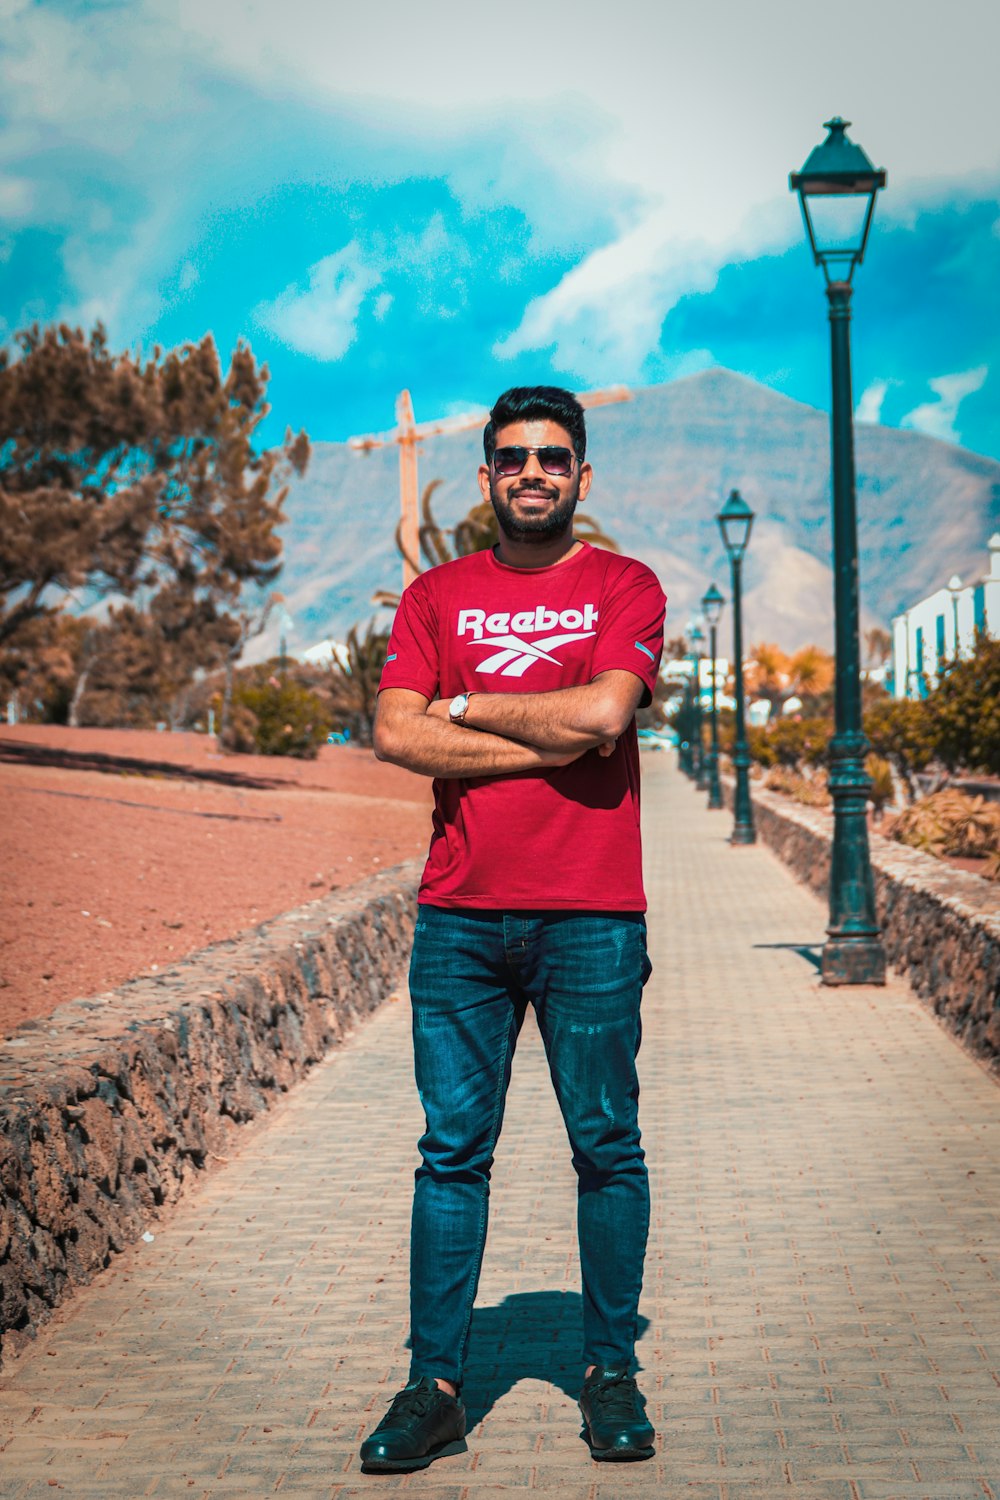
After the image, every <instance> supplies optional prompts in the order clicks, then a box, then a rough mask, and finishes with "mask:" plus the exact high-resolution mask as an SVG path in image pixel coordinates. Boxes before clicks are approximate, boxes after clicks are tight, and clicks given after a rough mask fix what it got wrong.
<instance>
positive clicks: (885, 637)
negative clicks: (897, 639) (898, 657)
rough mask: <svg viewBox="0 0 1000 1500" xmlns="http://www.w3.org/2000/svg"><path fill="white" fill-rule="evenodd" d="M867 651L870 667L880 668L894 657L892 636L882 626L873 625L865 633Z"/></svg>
mask: <svg viewBox="0 0 1000 1500" xmlns="http://www.w3.org/2000/svg"><path fill="white" fill-rule="evenodd" d="M865 651H866V652H867V655H868V666H869V667H880V666H882V665H883V663H884V662H887V661H888V660H889V657H890V656H891V655H892V636H891V635H890V634H889V632H888V630H883V629H882V627H881V625H873V626H872V627H871V629H870V630H866V631H865Z"/></svg>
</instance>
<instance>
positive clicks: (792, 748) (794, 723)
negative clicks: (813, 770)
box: [747, 718, 833, 769]
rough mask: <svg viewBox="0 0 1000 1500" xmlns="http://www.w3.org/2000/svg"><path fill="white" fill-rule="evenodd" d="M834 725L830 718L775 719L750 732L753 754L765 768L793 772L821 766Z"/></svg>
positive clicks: (754, 726) (748, 733)
mask: <svg viewBox="0 0 1000 1500" xmlns="http://www.w3.org/2000/svg"><path fill="white" fill-rule="evenodd" d="M832 732H833V730H832V725H831V724H830V722H829V721H828V720H827V719H793V718H782V719H775V720H774V721H773V722H772V723H770V724H765V725H763V726H762V727H761V726H756V725H751V726H750V727H749V729H748V730H747V739H748V741H749V745H750V754H751V755H752V756H753V758H754V760H756V761H759V762H760V764H761V765H762V766H788V767H790V768H792V769H794V768H797V767H801V766H803V765H805V766H815V765H818V764H819V762H820V761H822V760H823V758H824V757H825V755H826V748H827V745H828V744H829V742H830V735H831V734H832Z"/></svg>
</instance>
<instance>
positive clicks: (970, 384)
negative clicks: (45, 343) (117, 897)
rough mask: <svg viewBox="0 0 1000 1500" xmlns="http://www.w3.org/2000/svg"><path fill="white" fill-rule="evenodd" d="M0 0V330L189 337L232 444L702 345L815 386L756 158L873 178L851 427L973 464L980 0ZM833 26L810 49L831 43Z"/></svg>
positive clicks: (988, 223) (980, 170) (983, 167)
mask: <svg viewBox="0 0 1000 1500" xmlns="http://www.w3.org/2000/svg"><path fill="white" fill-rule="evenodd" d="M835 15H836V20H835V21H834V19H833V17H834V12H832V11H831V9H830V7H829V6H828V5H824V6H819V5H813V4H810V3H808V0H758V3H757V4H756V5H754V6H747V5H746V4H745V0H744V3H741V4H736V3H733V0H701V3H699V5H697V6H695V5H693V4H692V3H690V0H685V3H684V4H679V3H673V0H658V3H653V0H643V3H639V0H618V3H616V4H614V5H609V4H607V3H600V4H599V3H596V0H576V3H574V4H573V5H572V6H569V4H568V3H566V0H559V3H554V0H533V3H531V4H528V3H525V0H509V3H508V4H507V5H506V6H505V7H503V9H502V11H498V10H496V9H491V10H490V11H489V12H487V11H485V10H484V11H483V12H482V13H481V15H480V12H478V11H477V10H476V9H475V8H473V7H469V6H468V5H464V4H463V5H460V4H458V3H457V0H455V3H452V0H425V3H424V4H423V5H422V6H419V7H417V6H413V5H406V6H404V5H402V4H400V3H385V0H368V3H366V4H365V5H364V6H356V5H353V4H351V5H348V4H346V3H344V0H322V3H320V0H283V3H282V4H281V5H274V4H270V3H263V0H244V3H241V4H236V3H232V0H198V3H194V0H128V3H118V0H89V3H43V4H37V3H29V0H0V37H2V38H3V45H2V51H0V289H2V296H0V339H7V338H9V336H10V334H11V333H12V332H13V330H15V329H17V328H19V327H22V326H24V325H25V324H26V323H28V322H31V321H33V320H36V319H37V320H40V321H49V320H55V319H66V320H69V321H71V322H74V323H83V324H85V325H87V324H90V323H92V322H93V321H94V320H95V319H96V318H98V317H99V318H101V319H103V320H104V322H105V323H106V325H107V326H108V329H109V332H110V335H111V339H112V342H113V343H114V344H115V345H117V346H119V347H126V346H127V347H130V348H136V347H141V348H143V349H149V348H150V347H151V346H152V345H153V344H154V343H159V344H161V345H175V344H179V343H182V342H184V341H186V340H194V339H198V338H200V337H201V336H202V335H203V334H204V333H205V332H206V331H211V332H212V333H213V334H214V335H215V337H216V339H217V340H218V342H219V345H220V348H221V349H222V350H223V352H224V353H225V352H227V351H228V350H230V349H231V348H232V346H233V344H234V342H235V341H236V340H237V339H238V338H245V339H247V340H248V341H249V342H250V344H251V345H252V347H253V349H254V351H255V353H256V354H257V356H258V358H260V359H261V360H266V362H267V364H268V365H269V367H270V370H271V375H272V384H271V397H272V402H273V408H274V410H273V415H272V417H271V419H270V420H269V423H268V427H267V429H266V433H267V436H269V437H271V438H277V437H278V436H279V435H280V432H281V431H282V430H283V428H284V426H285V425H286V424H290V425H291V426H293V427H296V428H298V427H300V426H304V427H305V428H306V430H307V431H308V432H309V433H310V435H311V436H312V437H314V438H317V439H343V438H346V437H347V436H349V435H351V434H355V433H364V432H370V431H379V430H385V429H387V428H389V427H390V426H391V425H392V422H393V406H394V401H395V396H396V393H397V392H398V391H399V390H400V389H401V388H402V387H404V386H407V387H409V388H410V389H411V391H412V393H413V399H414V404H415V407H416V413H417V418H418V420H427V419H431V418H434V417H439V416H443V415H447V414H455V413H458V412H461V411H464V410H467V409H469V408H470V407H477V406H483V405H488V404H489V402H490V401H491V400H492V398H493V397H494V396H495V395H496V394H497V392H498V391H499V390H501V389H502V388H503V387H504V386H506V385H509V384H513V383H515V382H531V381H536V380H555V381H558V382H559V383H562V384H568V385H571V386H574V387H575V388H577V389H585V388H593V387H598V386H603V385H607V384H613V383H618V382H626V383H632V384H640V383H641V384H646V383H654V382H658V381H662V380H669V379H672V378H674V377H676V376H678V375H683V374H686V373H691V372H693V371H695V370H698V369H701V368H704V367H706V366H708V365H712V364H723V365H727V366H729V367H730V368H732V369H735V370H739V371H741V372H742V373H745V374H748V375H751V376H754V377H755V378H757V379H760V380H762V381H764V382H765V383H767V384H769V385H772V386H774V387H776V388H777V389H779V390H781V391H784V392H786V393H787V394H788V395H791V396H794V397H797V398H798V399H801V400H804V401H807V402H809V403H811V404H814V405H817V406H826V405H827V401H828V382H829V374H828V363H827V360H828V356H827V343H826V338H827V333H826V320H825V299H824V297H823V294H822V279H821V276H820V274H819V272H818V271H817V270H816V269H815V268H814V267H813V266H812V264H811V261H810V257H809V255H808V252H807V250H806V248H805V244H804V239H803V233H802V228H801V221H800V218H799V214H798V207H797V204H796V202H795V200H794V199H793V198H792V196H791V195H790V194H789V192H788V189H787V175H788V172H789V170H791V169H794V168H797V167H799V166H800V165H801V164H802V162H803V161H804V159H805V157H806V155H807V154H808V152H809V150H810V149H811V148H812V146H813V145H815V144H816V143H817V142H818V141H819V140H820V139H821V138H822V135H823V131H822V122H823V120H825V119H826V118H828V116H829V115H830V114H834V113H840V114H842V115H844V116H846V117H847V118H848V119H850V120H852V121H853V122H854V124H853V128H852V135H853V136H854V138H855V139H857V140H858V141H860V142H861V143H862V144H863V145H864V146H865V148H866V149H867V151H868V152H869V154H870V155H871V156H872V157H873V159H874V160H875V162H876V165H879V166H885V167H886V169H887V171H888V173H889V188H888V190H887V191H886V193H885V194H884V195H883V196H882V198H881V199H880V203H879V208H878V212H877V215H876V222H875V226H874V229H873V233H872V240H871V248H870V252H869V257H868V259H867V260H866V263H865V265H864V266H863V267H862V268H861V271H860V272H859V273H858V277H857V282H856V286H857V292H856V296H855V342H854V358H855V397H856V402H857V405H858V414H859V417H860V418H861V419H863V420H881V421H883V422H887V423H889V424H890V425H904V426H912V427H916V428H918V429H920V430H922V431H925V432H929V433H931V434H933V435H934V436H937V437H941V438H944V439H946V440H949V441H957V442H962V443H963V444H965V445H966V446H968V447H971V448H973V449H976V450H977V451H980V452H983V453H987V454H991V455H993V456H995V457H998V458H1000V399H998V398H1000V357H998V356H1000V318H998V312H1000V206H998V188H1000V136H998V134H997V132H996V129H995V119H994V116H995V104H994V94H995V70H996V59H997V56H998V55H1000V7H997V6H996V5H995V3H993V0H990V3H985V0H953V3H952V5H951V6H950V7H949V9H948V11H947V13H946V12H945V11H944V9H943V8H942V7H940V6H939V5H937V4H934V5H932V4H930V3H928V0H905V3H903V0H867V3H865V4H862V3H860V0H843V3H841V4H839V5H838V6H837V8H836V12H835ZM834 33H835V35H834Z"/></svg>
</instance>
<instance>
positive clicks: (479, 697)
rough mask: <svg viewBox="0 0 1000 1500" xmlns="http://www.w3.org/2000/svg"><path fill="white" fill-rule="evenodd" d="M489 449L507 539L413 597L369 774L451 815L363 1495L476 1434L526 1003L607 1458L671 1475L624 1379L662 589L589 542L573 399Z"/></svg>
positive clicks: (429, 942) (487, 493)
mask: <svg viewBox="0 0 1000 1500" xmlns="http://www.w3.org/2000/svg"><path fill="white" fill-rule="evenodd" d="M483 441H484V449H485V456H486V462H485V463H484V464H483V465H482V466H481V468H480V470H479V486H480V489H481V490H482V493H483V498H484V499H487V500H489V501H491V502H492V504H493V508H494V510H495V512H496V516H497V521H498V528H499V541H498V543H497V546H496V547H495V548H493V549H492V550H490V551H486V552H480V553H475V554H473V555H471V556H468V557H462V558H459V559H457V560H456V561H454V562H451V563H446V564H444V565H443V566H440V567H436V568H433V569H432V570H431V571H430V572H427V573H424V574H422V575H421V576H420V577H419V578H417V579H416V581H415V582H414V583H412V584H411V585H410V587H409V588H408V589H407V590H406V592H405V594H404V595H403V599H402V602H401V604H400V606H399V609H398V611H397V614H396V620H395V624H394V626H393V631H392V638H391V641H390V644H389V652H388V657H387V661H386V667H385V671H384V673H383V676H382V682H381V687H380V696H379V703H378V711H377V715H376V721H375V753H376V755H377V756H378V757H379V759H381V760H389V761H393V762H395V763H396V764H397V765H401V766H406V767H407V768H408V769H409V770H411V771H416V772H417V773H418V774H421V775H425V776H433V777H434V778H435V781H434V794H435V809H434V817H433V834H432V838H431V845H430V852H429V855H428V859H427V865H426V868H425V870H424V875H423V880H422V882H421V887H420V896H419V900H420V908H419V915H418V920H417V924H416V932H415V936H414V944H413V954H412V959H411V966H410V992H411V996H412V1002H413V1037H414V1054H415V1065H416V1079H417V1087H418V1090H419V1093H420V1099H421V1103H422V1104H423V1107H424V1111H425V1114H426V1125H427V1128H426V1131H425V1133H424V1135H423V1136H422V1138H421V1140H420V1154H421V1158H422V1160H421V1165H420V1166H419V1168H418V1170H417V1174H416V1185H415V1191H414V1200H413V1223H412V1234H411V1245H410V1308H411V1340H410V1347H411V1355H412V1358H411V1367H410V1379H409V1382H408V1384H407V1385H406V1387H405V1388H404V1389H403V1390H402V1391H400V1392H399V1394H398V1395H397V1396H396V1397H395V1399H394V1400H393V1402H392V1404H391V1406H390V1408H389V1411H388V1413H387V1414H386V1416H385V1417H384V1418H383V1420H382V1422H381V1423H380V1424H379V1426H378V1427H377V1428H376V1429H375V1431H374V1432H373V1433H372V1434H371V1435H370V1436H369V1437H368V1438H367V1439H366V1440H365V1442H364V1444H363V1445H362V1449H361V1458H362V1465H363V1468H364V1469H365V1470H366V1471H367V1472H384V1471H392V1470H401V1469H412V1468H418V1467H425V1466H426V1465H427V1464H428V1463H430V1462H431V1461H432V1459H434V1458H437V1457H440V1456H442V1454H444V1453H446V1452H448V1451H456V1449H455V1445H456V1444H458V1443H459V1442H460V1440H461V1439H462V1437H464V1435H465V1410H464V1407H463V1405H462V1402H461V1395H460V1388H461V1383H462V1373H463V1365H464V1361H465V1355H466V1347H467V1344H468V1337H469V1327H470V1321H471V1318H472V1308H473V1302H474V1299H475V1295H476V1288H477V1285H478V1281H479V1271H480V1265H481V1263H482V1256H483V1248H484V1244H485V1239H486V1217H487V1202H488V1198H489V1178H490V1168H491V1166H492V1163H493V1151H494V1148H495V1145H496V1141H497V1137H498V1135H499V1133H500V1126H501V1122H502V1118H503V1108H504V1099H505V1096H506V1092H507V1085H508V1082H509V1080H510V1070H511V1060H512V1057H513V1052H514V1047H515V1044H516V1041H517V1036H518V1032H519V1029H520V1025H521V1022H522V1020H523V1018H524V1015H525V1009H526V1006H527V1005H528V1004H531V1005H532V1006H533V1007H534V1009H535V1014H536V1018H537V1022H538V1028H539V1031H540V1033H541V1036H542V1040H543V1042H544V1045H545V1050H546V1054H547V1057H548V1062H549V1068H550V1072H551V1075H552V1081H553V1085H554V1087H555V1091H556V1096H557V1098H558V1101H559V1105H560V1109H561V1110H562V1115H563V1120H564V1122H565V1125H566V1129H567V1133H568V1135H569V1139H570V1144H571V1146H572V1152H573V1165H574V1167H575V1168H576V1172H577V1176H578V1190H579V1197H578V1205H579V1211H578V1230H579V1240H580V1261H581V1271H582V1280H583V1324H584V1327H583V1334H584V1351H583V1353H584V1361H583V1363H584V1383H583V1391H582V1394H581V1398H580V1405H581V1409H582V1411H583V1415H584V1419H585V1422H586V1428H587V1435H588V1438H589V1441H590V1445H591V1452H592V1454H593V1456H594V1458H596V1459H638V1458H648V1457H651V1456H652V1454H653V1452H654V1448H653V1438H654V1433H653V1429H652V1427H651V1426H650V1424H649V1422H648V1420H647V1419H646V1416H645V1410H644V1408H645V1403H644V1401H643V1398H642V1396H641V1395H640V1394H639V1391H638V1388H637V1386H636V1382H635V1380H634V1378H633V1376H632V1374H631V1368H632V1362H633V1357H634V1346H635V1337H636V1319H637V1307H638V1300H639V1291H640V1288H641V1284H642V1266H643V1258H644V1254H645V1246H646V1235H647V1229H648V1224H649V1188H648V1182H647V1175H646V1167H645V1161H644V1158H643V1152H642V1148H641V1146H640V1144H639V1127H638V1119H637V1102H638V1094H639V1088H638V1082H637V1079H636V1071H635V1059H636V1053H637V1051H638V1047H639V1039H640V1024H639V1002H640V997H641V992H642V987H643V985H644V984H645V982H646V979H647V978H648V977H649V972H650V966H649V961H648V959H647V957H646V942H645V918H644V916H643V913H644V911H645V898H644V895H643V888H642V871H641V861H640V847H639V756H638V745H637V739H636V729H635V722H634V715H635V711H636V708H637V707H639V706H640V704H642V703H648V702H649V701H650V697H651V693H652V689H653V686H654V683H655V680H656V673H657V669H658V666H659V659H660V652H661V649H662V637H663V610H664V597H663V591H662V589H661V588H660V586H659V583H658V582H657V580H656V577H655V575H654V574H653V573H652V572H651V571H650V570H649V568H647V567H645V566H644V565H643V564H642V563H639V562H636V561H634V560H632V559H629V558H624V557H620V556H618V555H617V554H615V553H612V552H609V551H602V550H598V549H595V548H593V547H590V546H589V545H587V544H586V543H583V542H580V541H577V540H575V539H574V536H573V513H574V511H575V509H576V505H577V503H578V501H581V500H584V499H585V498H586V495H587V492H588V490H589V489H590V484H591V478H592V471H591V467H590V464H588V463H587V462H586V461H585V451H586V429H585V425H584V416H583V410H582V408H581V407H580V404H579V402H578V401H577V400H576V398H575V397H574V396H572V395H571V394H570V392H568V391H563V390H560V389H558V388H556V387H552V386H532V387H517V388H514V389H512V390H509V391H507V392H505V394H504V395H502V396H501V397H500V399H499V400H498V401H497V403H496V405H495V406H494V408H493V410H492V412H491V414H490V421H489V424H488V426H487V427H486V429H485V433H484V439H483Z"/></svg>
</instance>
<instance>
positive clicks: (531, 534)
mask: <svg viewBox="0 0 1000 1500" xmlns="http://www.w3.org/2000/svg"><path fill="white" fill-rule="evenodd" d="M535 493H538V491H535ZM514 498H516V496H515V497H514ZM552 498H553V500H554V504H553V505H552V506H551V508H550V509H549V510H547V511H544V512H542V513H540V514H537V515H536V514H533V513H531V512H529V513H528V514H527V515H518V514H517V512H516V511H515V510H514V508H513V506H512V505H511V504H510V503H509V502H508V501H507V500H504V499H502V498H501V497H500V496H499V495H498V494H497V489H496V484H495V483H494V482H493V481H492V480H491V482H490V500H491V502H492V504H493V510H494V512H495V514H496V518H497V525H498V526H499V528H500V530H501V531H502V532H503V534H504V536H505V537H507V538H509V539H510V540H511V541H519V542H521V541H539V542H544V541H549V540H551V539H552V538H554V537H559V536H565V534H566V532H567V531H569V530H570V529H571V528H572V525H573V514H574V512H575V511H576V505H577V501H578V500H579V498H580V480H579V478H577V481H576V484H575V485H574V486H573V489H572V491H571V493H570V494H568V495H562V496H559V497H558V498H556V497H552Z"/></svg>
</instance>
